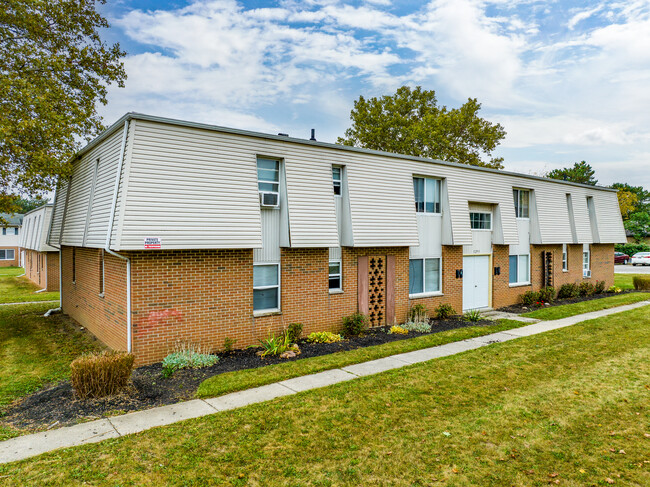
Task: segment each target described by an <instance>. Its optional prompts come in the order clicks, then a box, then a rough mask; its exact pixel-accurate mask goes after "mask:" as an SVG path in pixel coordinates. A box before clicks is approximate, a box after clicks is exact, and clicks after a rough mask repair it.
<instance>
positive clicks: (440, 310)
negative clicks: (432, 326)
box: [436, 304, 456, 320]
mask: <svg viewBox="0 0 650 487" xmlns="http://www.w3.org/2000/svg"><path fill="white" fill-rule="evenodd" d="M455 314H456V310H455V309H454V308H452V306H451V304H441V305H440V306H438V307H437V308H436V318H438V319H439V320H446V319H447V318H449V317H450V316H453V315H455Z"/></svg>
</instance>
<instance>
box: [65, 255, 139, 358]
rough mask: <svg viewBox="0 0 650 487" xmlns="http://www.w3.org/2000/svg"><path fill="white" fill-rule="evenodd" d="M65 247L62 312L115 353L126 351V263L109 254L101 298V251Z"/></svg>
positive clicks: (106, 258) (106, 257) (106, 260)
mask: <svg viewBox="0 0 650 487" xmlns="http://www.w3.org/2000/svg"><path fill="white" fill-rule="evenodd" d="M74 249H75V250H74V256H75V258H74V261H75V281H74V282H73V279H72V277H73V265H72V261H73V258H72V257H73V247H62V248H61V252H62V266H61V271H62V277H63V279H62V281H63V282H62V284H63V289H62V293H63V294H62V298H63V312H64V313H66V314H68V315H69V316H71V317H72V318H73V319H75V320H76V321H77V322H79V323H80V324H81V325H82V326H85V327H86V328H87V329H88V330H89V331H90V332H91V333H93V334H94V335H95V336H96V337H97V338H98V339H99V340H101V341H102V342H104V343H105V344H106V345H108V346H109V347H111V348H114V349H116V350H126V346H127V343H126V262H125V261H123V260H121V259H119V258H117V257H114V256H112V255H109V254H106V256H105V264H104V265H105V276H106V282H105V285H104V296H103V297H102V296H100V295H99V283H100V279H99V275H100V274H99V270H100V256H101V250H99V249H89V248H82V247H75V248H74Z"/></svg>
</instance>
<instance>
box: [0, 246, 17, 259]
mask: <svg viewBox="0 0 650 487" xmlns="http://www.w3.org/2000/svg"><path fill="white" fill-rule="evenodd" d="M15 258H16V252H15V251H14V249H0V260H14V259H15Z"/></svg>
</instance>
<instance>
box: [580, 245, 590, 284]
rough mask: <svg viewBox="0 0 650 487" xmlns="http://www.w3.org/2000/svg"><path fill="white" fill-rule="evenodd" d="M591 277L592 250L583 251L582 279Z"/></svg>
mask: <svg viewBox="0 0 650 487" xmlns="http://www.w3.org/2000/svg"><path fill="white" fill-rule="evenodd" d="M590 277H591V249H589V250H586V251H585V250H584V249H583V251H582V278H583V279H587V278H590Z"/></svg>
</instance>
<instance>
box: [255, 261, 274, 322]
mask: <svg viewBox="0 0 650 487" xmlns="http://www.w3.org/2000/svg"><path fill="white" fill-rule="evenodd" d="M279 309H280V264H259V265H258V264H255V265H254V266H253V311H256V312H272V311H279Z"/></svg>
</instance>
